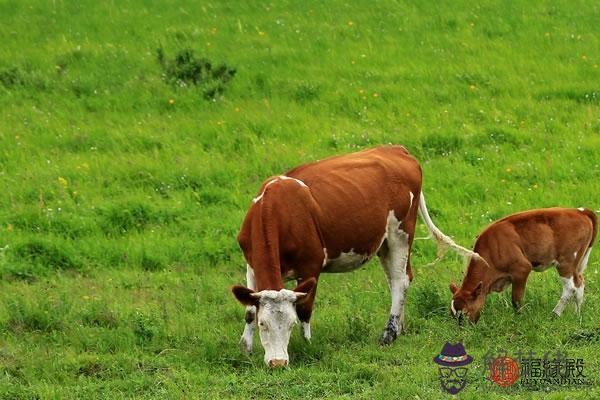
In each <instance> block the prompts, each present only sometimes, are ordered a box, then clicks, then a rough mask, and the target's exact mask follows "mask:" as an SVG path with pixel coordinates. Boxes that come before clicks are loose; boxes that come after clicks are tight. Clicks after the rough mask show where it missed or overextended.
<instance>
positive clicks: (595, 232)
mask: <svg viewBox="0 0 600 400" xmlns="http://www.w3.org/2000/svg"><path fill="white" fill-rule="evenodd" d="M579 210H580V211H581V212H582V213H584V214H585V215H587V217H588V218H589V219H590V220H591V221H592V238H591V240H590V244H589V247H592V246H593V245H594V240H596V236H597V235H598V217H597V216H596V213H595V212H593V211H592V210H590V209H589V208H583V209H579Z"/></svg>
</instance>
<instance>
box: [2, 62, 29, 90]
mask: <svg viewBox="0 0 600 400" xmlns="http://www.w3.org/2000/svg"><path fill="white" fill-rule="evenodd" d="M0 83H1V84H2V85H3V86H4V87H5V88H11V87H14V86H17V85H21V84H22V83H23V76H22V74H21V71H20V70H19V69H18V68H17V67H10V68H4V69H1V70H0Z"/></svg>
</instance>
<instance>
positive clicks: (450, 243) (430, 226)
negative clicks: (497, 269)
mask: <svg viewBox="0 0 600 400" xmlns="http://www.w3.org/2000/svg"><path fill="white" fill-rule="evenodd" d="M419 214H420V215H421V218H423V221H425V225H426V226H427V230H428V231H429V233H430V235H431V236H433V238H434V239H435V241H436V242H437V245H438V251H437V259H436V260H435V261H434V263H435V262H437V261H439V260H440V259H441V258H442V257H443V256H444V254H446V251H447V250H448V248H451V249H452V250H454V251H456V252H457V253H458V254H460V255H462V256H464V257H467V258H468V257H473V258H475V259H480V260H483V258H482V257H481V256H480V255H479V254H477V253H476V252H474V251H471V250H469V249H467V248H465V247H462V246H460V245H458V244H456V243H455V242H454V240H452V239H451V238H450V237H449V236H447V235H445V234H444V233H443V232H442V231H440V229H439V228H438V227H437V226H435V224H434V223H433V221H432V220H431V217H430V216H429V212H428V211H427V205H426V204H425V196H424V195H423V192H421V196H420V197H419ZM484 261H485V260H484ZM486 264H487V263H486Z"/></svg>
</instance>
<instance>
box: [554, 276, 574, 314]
mask: <svg viewBox="0 0 600 400" xmlns="http://www.w3.org/2000/svg"><path fill="white" fill-rule="evenodd" d="M560 280H561V281H562V284H563V291H562V294H561V296H560V299H559V300H558V303H557V304H556V306H555V307H554V310H553V312H554V314H556V315H557V316H559V317H560V315H561V314H562V312H563V310H564V309H565V306H566V305H567V302H568V301H569V300H570V299H571V297H572V296H573V295H574V294H575V292H576V287H575V282H574V280H573V276H572V275H571V276H569V277H564V276H561V277H560Z"/></svg>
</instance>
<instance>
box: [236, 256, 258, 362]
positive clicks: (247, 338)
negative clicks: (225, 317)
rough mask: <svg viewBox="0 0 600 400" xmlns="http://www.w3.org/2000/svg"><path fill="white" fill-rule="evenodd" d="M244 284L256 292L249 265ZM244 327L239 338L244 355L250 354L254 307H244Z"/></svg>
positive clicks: (254, 316)
mask: <svg viewBox="0 0 600 400" xmlns="http://www.w3.org/2000/svg"><path fill="white" fill-rule="evenodd" d="M246 283H247V286H248V288H249V289H252V290H256V281H255V279H254V271H253V270H252V268H251V267H250V265H246ZM244 319H245V320H246V325H245V326H244V333H242V337H241V338H240V345H241V347H242V351H243V352H245V353H246V354H250V353H252V341H253V339H254V325H255V320H256V306H246V314H245V315H244Z"/></svg>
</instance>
